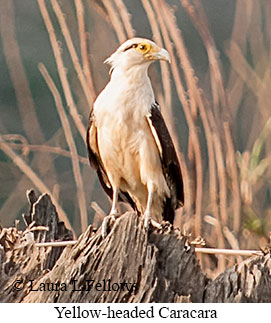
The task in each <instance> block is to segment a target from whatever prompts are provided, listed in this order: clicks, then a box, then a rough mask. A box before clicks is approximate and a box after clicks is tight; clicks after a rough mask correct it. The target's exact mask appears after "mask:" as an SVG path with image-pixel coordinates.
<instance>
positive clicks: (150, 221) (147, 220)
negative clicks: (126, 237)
mask: <svg viewBox="0 0 271 323" xmlns="http://www.w3.org/2000/svg"><path fill="white" fill-rule="evenodd" d="M144 218H145V219H144V228H145V230H146V231H147V232H148V231H149V227H150V224H151V225H152V226H153V227H154V228H157V229H161V228H162V225H161V224H160V223H158V222H156V221H155V220H153V219H152V218H151V213H150V212H145V213H144Z"/></svg>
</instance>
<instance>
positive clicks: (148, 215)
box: [144, 183, 153, 231]
mask: <svg viewBox="0 0 271 323" xmlns="http://www.w3.org/2000/svg"><path fill="white" fill-rule="evenodd" d="M152 200H153V184H152V183H151V184H149V185H148V201H147V207H146V210H145V212H144V217H145V220H144V227H145V229H146V231H148V229H149V224H150V221H151V206H152Z"/></svg>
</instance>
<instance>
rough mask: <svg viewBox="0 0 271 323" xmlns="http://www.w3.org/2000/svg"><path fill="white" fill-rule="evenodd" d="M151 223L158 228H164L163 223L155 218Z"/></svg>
mask: <svg viewBox="0 0 271 323" xmlns="http://www.w3.org/2000/svg"><path fill="white" fill-rule="evenodd" d="M150 222H151V225H152V226H153V227H155V228H157V229H162V224H160V223H158V222H156V221H155V220H153V219H151V221H150Z"/></svg>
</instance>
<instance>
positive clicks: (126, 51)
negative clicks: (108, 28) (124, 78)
mask: <svg viewBox="0 0 271 323" xmlns="http://www.w3.org/2000/svg"><path fill="white" fill-rule="evenodd" d="M156 60H165V61H168V62H170V56H169V53H168V52H167V51H166V50H165V49H164V48H161V47H159V46H158V45H156V44H155V43H154V42H153V41H151V40H149V39H145V38H132V39H128V40H127V41H126V42H124V43H123V44H122V45H120V47H119V48H118V49H117V50H116V51H115V52H114V53H113V54H112V55H111V56H110V57H109V58H107V59H106V60H105V63H107V64H110V65H111V66H112V68H113V69H114V68H115V67H121V68H125V69H129V68H131V67H133V66H138V65H147V66H148V65H149V64H150V63H152V62H154V61H156Z"/></svg>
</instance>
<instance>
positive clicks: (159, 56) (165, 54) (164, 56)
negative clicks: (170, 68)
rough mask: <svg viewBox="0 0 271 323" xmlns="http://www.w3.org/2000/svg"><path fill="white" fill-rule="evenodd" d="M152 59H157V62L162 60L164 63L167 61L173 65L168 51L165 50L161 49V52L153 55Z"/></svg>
mask: <svg viewBox="0 0 271 323" xmlns="http://www.w3.org/2000/svg"><path fill="white" fill-rule="evenodd" d="M152 58H153V59H157V60H162V61H167V62H169V63H171V59H170V55H169V53H168V51H167V50H165V49H164V48H161V49H160V50H159V51H157V52H156V53H152Z"/></svg>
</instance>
